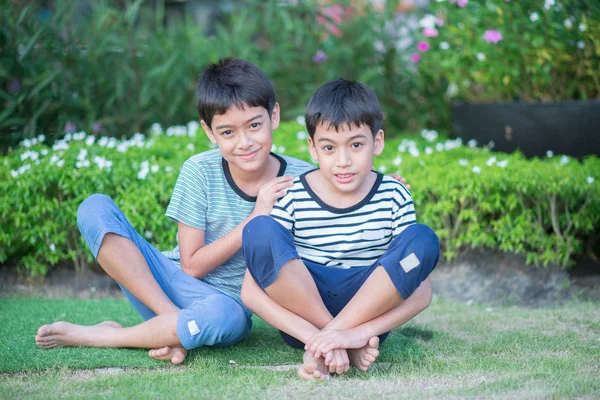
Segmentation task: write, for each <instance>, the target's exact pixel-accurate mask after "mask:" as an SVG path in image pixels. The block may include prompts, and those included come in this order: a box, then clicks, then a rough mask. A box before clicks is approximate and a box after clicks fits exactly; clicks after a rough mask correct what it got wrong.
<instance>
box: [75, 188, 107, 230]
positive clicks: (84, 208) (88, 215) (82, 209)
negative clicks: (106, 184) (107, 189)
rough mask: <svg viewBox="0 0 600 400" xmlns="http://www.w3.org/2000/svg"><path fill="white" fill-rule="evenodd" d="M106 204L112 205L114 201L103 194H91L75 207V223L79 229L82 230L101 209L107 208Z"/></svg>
mask: <svg viewBox="0 0 600 400" xmlns="http://www.w3.org/2000/svg"><path fill="white" fill-rule="evenodd" d="M107 205H108V206H114V205H115V203H114V201H113V200H112V199H111V198H110V197H108V196H106V195H104V194H99V193H96V194H93V195H91V196H90V197H88V198H87V199H85V200H84V201H83V202H82V203H81V204H80V205H79V208H78V209H77V225H78V226H79V229H80V230H83V227H85V226H86V225H87V224H88V223H89V222H90V221H91V220H93V216H95V215H98V213H99V212H100V211H101V210H105V209H107Z"/></svg>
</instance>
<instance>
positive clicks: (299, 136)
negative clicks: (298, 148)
mask: <svg viewBox="0 0 600 400" xmlns="http://www.w3.org/2000/svg"><path fill="white" fill-rule="evenodd" d="M306 138H308V133H306V132H304V131H298V132H296V139H298V140H306Z"/></svg>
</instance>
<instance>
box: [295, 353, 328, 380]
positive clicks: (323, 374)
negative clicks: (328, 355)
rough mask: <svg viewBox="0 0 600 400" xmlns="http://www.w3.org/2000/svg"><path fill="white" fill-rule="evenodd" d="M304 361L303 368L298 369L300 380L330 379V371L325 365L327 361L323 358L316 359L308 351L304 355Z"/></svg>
mask: <svg viewBox="0 0 600 400" xmlns="http://www.w3.org/2000/svg"><path fill="white" fill-rule="evenodd" d="M302 361H303V363H302V366H300V368H298V376H299V377H300V378H302V379H306V380H313V379H328V378H329V370H328V367H327V366H326V365H325V359H324V358H323V357H319V358H314V357H313V356H311V355H310V353H309V352H308V351H307V352H305V353H304V356H303V357H302Z"/></svg>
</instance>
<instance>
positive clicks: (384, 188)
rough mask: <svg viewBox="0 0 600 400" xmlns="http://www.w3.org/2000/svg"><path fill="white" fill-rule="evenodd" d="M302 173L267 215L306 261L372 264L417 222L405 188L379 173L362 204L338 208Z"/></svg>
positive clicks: (336, 265) (345, 265)
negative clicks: (312, 188) (287, 232)
mask: <svg viewBox="0 0 600 400" xmlns="http://www.w3.org/2000/svg"><path fill="white" fill-rule="evenodd" d="M306 175H307V174H306V173H305V174H302V175H300V176H299V177H298V178H296V179H295V180H294V185H293V186H292V187H291V188H290V189H288V193H287V194H286V195H285V196H284V197H282V198H281V199H279V201H277V203H275V207H274V208H273V211H272V213H271V216H272V217H273V218H274V219H275V220H277V221H278V222H279V223H281V224H282V225H283V226H284V227H285V228H287V229H288V230H290V231H291V233H292V235H293V236H294V244H295V246H296V249H297V250H298V253H299V254H300V258H301V259H302V260H304V261H310V262H313V263H317V264H321V265H325V266H327V267H333V268H352V267H364V266H369V265H372V264H373V263H374V262H376V261H377V260H378V259H379V257H380V256H381V255H382V254H383V253H384V252H385V251H386V250H387V248H388V245H389V243H390V242H391V241H392V239H393V238H395V237H396V236H397V235H398V234H400V232H402V231H403V230H404V229H405V228H406V227H407V226H409V225H412V224H414V223H415V222H416V217H415V208H414V206H413V202H412V198H411V195H410V193H409V191H408V190H407V189H406V187H405V186H404V185H403V184H402V183H400V182H398V181H396V180H394V179H393V178H390V177H388V176H383V175H382V174H379V173H378V174H377V180H376V182H375V184H374V185H373V188H372V189H371V191H370V192H369V194H368V195H367V196H366V197H365V198H364V199H363V200H362V201H361V202H359V203H358V204H356V205H354V206H352V207H348V208H343V209H340V208H335V207H332V206H330V205H328V204H325V203H324V202H323V201H322V200H321V199H320V198H319V197H318V196H317V195H316V194H315V193H314V192H313V191H312V190H311V188H310V186H309V185H308V184H307V182H306Z"/></svg>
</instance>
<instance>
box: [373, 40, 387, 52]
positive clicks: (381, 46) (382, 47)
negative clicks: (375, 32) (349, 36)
mask: <svg viewBox="0 0 600 400" xmlns="http://www.w3.org/2000/svg"><path fill="white" fill-rule="evenodd" d="M373 48H374V49H375V51H377V52H378V53H385V45H384V44H383V41H381V40H376V41H375V43H373Z"/></svg>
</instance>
